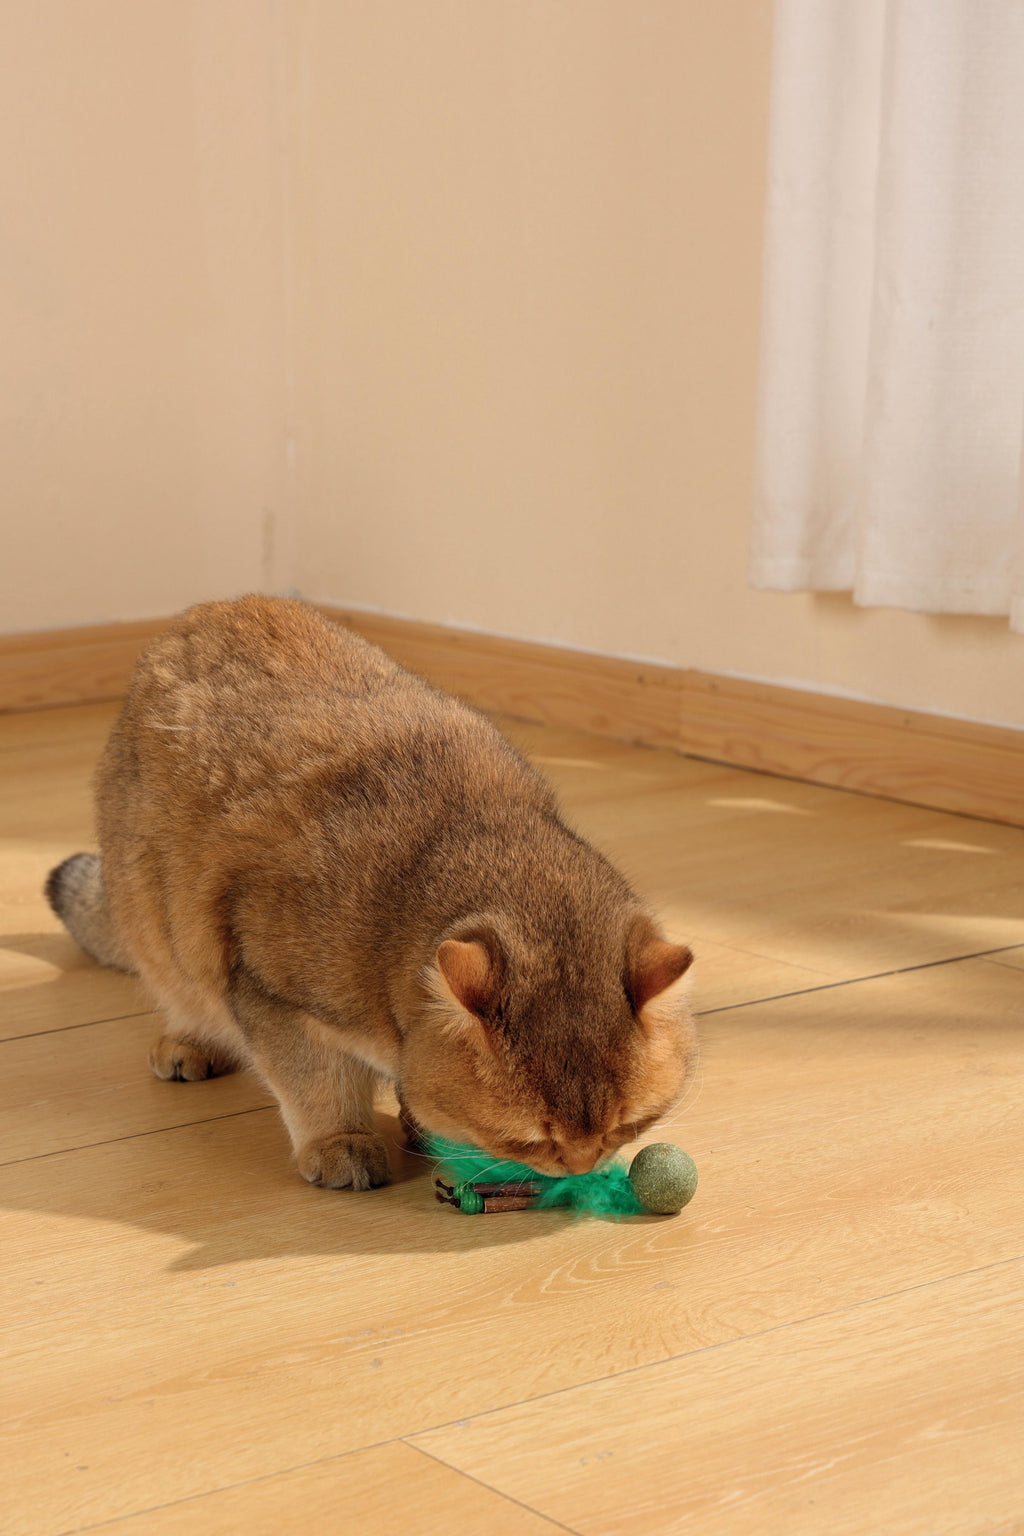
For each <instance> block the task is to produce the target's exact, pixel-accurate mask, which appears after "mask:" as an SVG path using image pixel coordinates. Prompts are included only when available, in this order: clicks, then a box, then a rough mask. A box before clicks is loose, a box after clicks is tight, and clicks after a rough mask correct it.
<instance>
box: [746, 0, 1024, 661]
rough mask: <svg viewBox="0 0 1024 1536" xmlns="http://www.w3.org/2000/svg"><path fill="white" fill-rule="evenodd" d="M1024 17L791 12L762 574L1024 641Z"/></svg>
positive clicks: (948, 3)
mask: <svg viewBox="0 0 1024 1536" xmlns="http://www.w3.org/2000/svg"><path fill="white" fill-rule="evenodd" d="M1022 449H1024V4H1020V3H1016V0H1014V3H1009V0H778V3H777V10H776V33H775V56H774V63H773V80H772V115H771V128H770V138H769V172H768V203H767V214H766V238H765V259H764V309H763V325H762V342H761V367H760V380H759V396H758V436H757V460H756V479H755V505H754V526H753V538H752V550H751V580H752V582H753V584H754V585H755V586H758V587H769V588H775V589H781V590H784V591H798V590H812V591H829V590H831V591H851V592H852V593H853V596H854V599H855V601H856V602H858V603H861V604H864V605H874V606H890V607H900V608H913V609H919V610H924V611H928V612H945V613H976V614H1008V615H1009V616H1010V621H1011V623H1012V625H1013V627H1014V628H1016V629H1019V630H1021V631H1024V474H1022Z"/></svg>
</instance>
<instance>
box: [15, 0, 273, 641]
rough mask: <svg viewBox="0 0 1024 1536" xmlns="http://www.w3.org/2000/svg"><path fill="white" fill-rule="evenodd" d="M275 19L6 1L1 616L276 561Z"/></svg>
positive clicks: (190, 583) (180, 584)
mask: <svg viewBox="0 0 1024 1536" xmlns="http://www.w3.org/2000/svg"><path fill="white" fill-rule="evenodd" d="M267 14H268V10H267V7H264V6H256V5H252V4H249V3H247V0H234V3H227V0H217V3H213V4H211V3H206V0H192V3H189V0H142V3H139V0H48V3H45V4H42V5H30V4H27V3H24V0H14V3H11V4H5V5H2V6H0V125H2V131H0V485H2V496H3V514H2V515H3V540H2V544H3V550H2V555H0V630H7V631H9V630H24V629H39V628H46V627H50V626H57V625H66V624H85V623H90V622H93V621H97V620H101V619H119V618H141V617H146V616H149V615H151V614H162V613H169V612H171V611H173V610H174V609H175V608H177V607H180V606H181V605H182V604H184V603H187V602H189V601H191V600H193V599H194V598H197V597H201V596H206V595H212V594H215V593H220V592H222V591H224V590H237V589H238V588H240V587H246V586H251V585H254V584H257V583H259V582H260V581H261V580H265V579H267V576H268V575H269V574H271V573H270V572H268V570H267V569H266V566H267V562H266V560H265V558H264V521H265V519H267V518H268V517H269V515H272V514H275V513H278V512H279V510H280V501H281V497H282V487H281V479H282V476H281V472H280V463H279V461H280V457H281V451H282V450H281V442H280V419H281V397H282V394H283V384H282V377H283V370H282V361H281V349H282V338H281V330H282V320H281V290H282V227H283V226H282V210H281V206H280V203H281V194H280V177H279V176H278V175H277V144H276V142H275V122H274V118H273V115H272V112H271V108H272V105H273V97H272V94H271V82H270V80H269V78H268V62H269V61H270V59H271V58H272V56H273V53H272V42H273V38H272V35H271V33H270V24H269V22H268V20H267Z"/></svg>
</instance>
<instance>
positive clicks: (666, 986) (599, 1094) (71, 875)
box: [46, 596, 695, 1189]
mask: <svg viewBox="0 0 1024 1536" xmlns="http://www.w3.org/2000/svg"><path fill="white" fill-rule="evenodd" d="M96 809H97V821H98V831H99V846H100V850H101V852H100V855H96V854H89V853H79V854H74V855H72V856H71V857H70V858H68V859H66V860H65V861H64V862H63V863H62V864H60V865H58V866H57V868H55V869H54V870H53V871H52V872H51V874H50V876H49V879H48V881H47V884H46V894H47V897H48V899H49V901H50V903H51V905H52V907H53V908H54V910H55V911H56V913H57V915H58V916H59V917H60V918H61V919H62V920H63V922H64V923H65V925H66V926H67V928H68V929H69V931H70V933H71V934H72V936H73V937H74V938H75V939H76V940H77V942H78V943H79V944H80V945H81V947H82V948H83V949H84V950H86V951H87V952H88V953H89V954H90V955H92V956H93V957H94V958H95V959H96V960H98V961H99V962H100V963H101V964H105V965H111V966H116V967H120V968H121V969H123V970H128V971H132V972H135V973H137V974H138V975H139V976H140V977H141V978H142V980H143V982H144V983H145V984H146V985H147V987H148V988H149V989H150V991H151V992H152V993H153V995H154V997H155V999H156V1000H157V1002H158V1003H159V1005H160V1007H161V1009H162V1010H163V1013H164V1015H165V1017H166V1030H165V1033H164V1034H163V1035H162V1036H161V1037H160V1038H159V1039H158V1040H157V1041H156V1042H155V1044H154V1045H153V1048H152V1051H151V1055H150V1064H151V1066H152V1069H153V1071H154V1072H155V1073H156V1075H157V1076H158V1077H161V1078H167V1079H179V1080H194V1079H199V1078H205V1077H208V1076H211V1075H214V1074H217V1073H221V1072H227V1071H231V1070H232V1069H234V1068H237V1067H243V1066H245V1067H251V1068H254V1069H255V1070H256V1071H257V1072H258V1073H259V1074H260V1076H261V1077H262V1078H263V1080H264V1081H265V1082H266V1083H267V1085H268V1086H269V1088H270V1089H271V1090H272V1091H273V1093H274V1095H275V1097H276V1098H277V1101H278V1103H279V1105H280V1109H281V1114H282V1116H283V1119H284V1122H285V1125H286V1126H287V1129H288V1132H289V1134H290V1136H291V1140H292V1144H293V1148H294V1153H295V1159H296V1162H297V1164H298V1168H299V1172H300V1173H301V1174H302V1176H303V1178H305V1179H307V1180H308V1181H309V1182H310V1183H313V1184H319V1185H324V1186H328V1187H331V1188H343V1187H351V1188H353V1189H368V1188H371V1187H373V1186H376V1185H381V1184H385V1183H387V1181H388V1179H389V1177H390V1172H389V1162H388V1153H387V1145H386V1143H385V1141H384V1139H383V1138H382V1137H381V1136H380V1135H379V1134H378V1131H377V1129H376V1125H375V1121H374V1115H373V1103H374V1092H375V1088H376V1087H377V1085H378V1081H379V1079H380V1078H381V1077H385V1078H389V1079H391V1080H392V1081H393V1082H394V1084H395V1088H396V1092H397V1094H398V1098H399V1103H400V1107H401V1115H402V1121H403V1124H404V1126H405V1128H406V1130H407V1133H408V1135H409V1137H410V1139H411V1140H412V1141H415V1139H416V1138H417V1136H420V1135H422V1134H423V1133H424V1132H432V1133H435V1134H437V1135H440V1136H444V1137H446V1138H448V1139H450V1140H454V1141H460V1142H464V1141H468V1142H472V1143H475V1144H476V1145H477V1146H479V1147H481V1148H482V1149H483V1150H484V1151H485V1152H487V1153H488V1154H490V1155H492V1156H493V1157H495V1158H502V1159H505V1158H508V1159H512V1160H515V1161H517V1162H525V1163H527V1164H529V1165H530V1166H531V1167H533V1168H534V1169H536V1170H537V1171H538V1172H539V1173H544V1174H552V1175H559V1176H560V1175H564V1174H565V1173H567V1172H569V1173H584V1172H588V1171H589V1170H590V1169H591V1168H593V1167H594V1166H596V1165H597V1164H598V1163H599V1162H600V1161H602V1160H604V1159H605V1158H606V1157H607V1156H608V1155H609V1154H611V1153H613V1152H614V1151H615V1150H616V1149H617V1148H618V1147H619V1146H621V1145H623V1144H624V1143H625V1142H627V1141H633V1140H635V1139H636V1137H637V1136H639V1135H640V1134H641V1133H642V1132H643V1131H644V1130H646V1129H647V1128H648V1127H649V1126H651V1125H652V1124H653V1123H654V1122H655V1121H656V1120H657V1119H659V1118H661V1117H662V1116H663V1115H664V1114H665V1113H666V1112H667V1111H668V1110H669V1109H670V1108H671V1107H672V1106H673V1105H675V1104H676V1103H677V1102H678V1100H679V1098H680V1096H681V1094H682V1092H683V1088H684V1085H685V1083H686V1081H687V1079H688V1076H689V1074H690V1072H691V1070H692V1066H693V1062H694V1056H695V1030H694V1024H693V1020H692V1016H691V1014H690V1011H689V1008H688V1005H687V1001H686V997H685V995H683V993H684V988H683V987H681V986H679V985H678V983H679V982H680V979H681V978H682V977H683V975H684V973H685V972H686V970H687V968H688V967H689V965H690V963H691V960H692V958H693V956H692V954H691V951H690V950H689V948H688V947H687V946H686V945H682V944H674V943H670V942H668V940H666V939H665V937H664V936H663V934H662V932H661V930H660V928H659V927H658V925H657V923H656V921H655V920H654V918H653V917H652V915H651V913H650V912H649V911H648V910H647V908H646V907H645V906H644V904H643V903H642V902H641V900H640V899H639V898H638V897H637V896H636V895H635V894H634V893H633V891H632V890H631V889H630V887H629V885H628V884H627V882H626V880H625V879H624V878H623V876H622V875H621V874H619V873H618V872H617V871H616V870H615V869H614V868H613V867H612V865H611V864H610V863H609V862H608V861H607V860H606V859H605V858H604V857H603V856H602V855H601V854H600V853H599V852H597V851H596V850H595V849H594V848H593V847H591V846H590V845H589V844H588V843H587V842H585V841H584V840H583V839H582V838H580V837H579V836H577V835H576V834H575V833H574V832H573V831H571V830H570V829H569V828H568V827H567V826H566V825H565V823H564V822H563V821H562V820H561V818H560V816H559V812H558V807H557V803H556V800H555V796H554V793H553V791H552V790H551V788H550V787H549V785H548V784H547V782H546V781H545V780H544V779H543V778H542V777H541V775H540V774H539V773H538V772H537V771H536V770H535V769H534V768H533V767H532V766H531V765H530V764H529V763H528V762H527V761H526V759H525V758H524V757H522V756H521V755H520V754H519V753H518V752H517V751H516V749H515V748H514V747H513V746H512V745H511V743H510V742H509V741H508V740H507V739H506V738H505V737H504V736H503V735H502V734H501V733H500V732H499V730H498V729H497V728H496V727H495V726H494V725H493V724H491V722H490V721H489V720H488V719H487V718H486V717H485V716H484V715H482V714H480V713H479V712H478V711H476V710H474V709H472V708H471V707H470V706H468V705H466V704H463V703H461V702H460V701H458V700H456V699H454V698H452V697H449V696H447V695H446V694H443V693H441V692H439V691H437V690H436V689H434V688H433V687H431V686H430V685H429V684H427V683H426V682H424V681H423V680H422V679H420V678H419V677H417V676H415V675H414V674H412V673H410V672H408V671H406V670H404V669H403V668H402V667H400V666H399V665H398V664H397V663H396V662H394V661H392V660H391V659H390V657H388V656H387V655H386V654H385V653H384V652H383V651H381V650H379V649H378V648H377V647H376V646H374V645H371V644H370V643H369V642H368V641H366V640H364V639H362V638H360V637H359V636H357V635H355V634H353V633H351V632H350V631H348V630H346V629H344V628H342V627H340V626H338V625H335V624H332V623H330V622H328V621H327V620H326V619H325V618H323V617H321V615H320V614H319V613H318V612H317V611H316V610H315V609H314V608H312V607H309V606H307V605H306V604H303V603H300V602H296V601H290V600H284V599H276V598H268V597H258V596H249V597H244V598H240V599H238V600H236V601H230V602H212V603H204V604H201V605H199V606H197V607H194V608H191V609H189V610H187V611H186V612H185V613H184V614H183V615H181V617H180V618H178V619H177V620H176V621H175V622H174V623H173V625H172V626H171V628H170V629H168V631H167V632H166V633H165V634H163V635H162V636H161V637H160V638H159V639H158V640H156V641H155V642H154V643H153V644H152V646H151V647H150V648H149V649H148V650H147V651H146V652H145V653H144V654H143V656H142V657H141V659H140V660H139V662H138V665H137V667H136V669H135V673H134V676H133V680H132V683H131V688H130V691H129V694H128V697H127V700H126V702H125V704H124V708H123V710H122V712H121V715H120V718H119V719H118V721H117V722H116V724H115V726H114V728H113V731H112V734H111V736H110V739H109V741H108V743H107V746H106V749H105V751H104V753H103V755H102V757H101V760H100V763H99V767H98V769H97V775H96Z"/></svg>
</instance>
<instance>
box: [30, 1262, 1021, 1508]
mask: <svg viewBox="0 0 1024 1536" xmlns="http://www.w3.org/2000/svg"><path fill="white" fill-rule="evenodd" d="M1022 1262H1024V1254H1016V1255H1014V1256H1013V1257H1012V1258H1009V1259H997V1260H996V1261H995V1262H994V1263H992V1264H979V1265H976V1266H975V1267H974V1268H973V1269H965V1270H960V1271H958V1272H957V1273H955V1274H951V1275H942V1276H940V1277H939V1278H938V1279H935V1280H923V1281H921V1282H920V1283H919V1284H918V1285H909V1286H904V1287H903V1288H902V1289H901V1290H898V1291H887V1292H884V1293H883V1294H882V1295H879V1296H871V1297H866V1298H865V1299H864V1300H862V1301H855V1302H850V1303H849V1304H848V1305H847V1306H844V1307H831V1308H829V1309H828V1310H827V1311H825V1312H815V1313H810V1314H809V1315H808V1316H806V1317H800V1318H791V1319H790V1320H789V1321H788V1322H785V1323H777V1324H775V1326H774V1327H771V1328H762V1329H759V1330H758V1331H757V1332H755V1333H746V1334H739V1335H737V1337H736V1338H732V1339H722V1340H720V1341H719V1342H718V1343H717V1344H704V1345H701V1346H700V1348H698V1349H689V1350H682V1351H680V1353H679V1354H676V1355H666V1356H664V1357H663V1358H662V1359H660V1360H647V1361H645V1362H644V1363H643V1364H642V1365H634V1366H629V1367H627V1369H626V1370H624V1371H613V1372H609V1373H607V1374H605V1375H604V1376H594V1377H591V1378H589V1379H588V1380H587V1381H577V1382H573V1383H571V1384H570V1385H569V1386H565V1387H555V1388H553V1389H552V1390H551V1391H550V1392H540V1393H537V1394H536V1395H535V1396H534V1397H523V1398H517V1399H515V1400H514V1401H513V1402H510V1403H501V1404H499V1405H498V1406H497V1407H494V1408H485V1409H483V1410H482V1412H480V1413H473V1414H468V1415H463V1416H461V1417H459V1418H457V1419H447V1420H445V1421H444V1422H443V1423H440V1424H431V1425H429V1426H428V1427H427V1428H425V1429H415V1430H408V1431H407V1432H406V1433H405V1434H404V1435H388V1436H386V1437H385V1438H384V1439H381V1440H373V1441H370V1442H369V1443H368V1444H366V1445H358V1446H353V1447H352V1448H351V1449H350V1450H347V1451H337V1452H335V1453H334V1455H331V1456H318V1457H316V1458H315V1459H314V1460H313V1461H303V1462H297V1463H296V1464H295V1465H294V1466H289V1467H276V1468H275V1469H274V1471H272V1472H264V1473H260V1474H258V1475H257V1476H255V1477H243V1478H239V1479H238V1480H237V1481H235V1482H233V1483H223V1484H221V1485H220V1486H218V1487H216V1488H204V1489H203V1490H202V1491H201V1492H200V1493H190V1494H187V1495H186V1496H185V1497H184V1498H182V1499H168V1500H166V1501H165V1502H164V1503H162V1504H152V1505H148V1506H147V1507H146V1508H144V1509H133V1510H129V1511H127V1512H126V1513H125V1514H123V1515H113V1516H111V1517H110V1519H107V1520H98V1521H95V1522H94V1523H93V1524H92V1525H76V1526H68V1527H67V1528H66V1529H65V1530H63V1531H60V1532H57V1533H55V1536H84V1533H85V1532H88V1531H98V1530H103V1529H104V1528H106V1527H109V1526H113V1525H120V1524H121V1523H123V1522H124V1521H125V1520H134V1519H137V1518H138V1517H139V1516H140V1515H149V1514H155V1513H156V1512H157V1511H158V1510H161V1509H173V1508H175V1507H176V1506H177V1505H179V1504H192V1503H195V1502H196V1501H198V1500H199V1499H204V1498H209V1497H210V1496H211V1495H212V1494H216V1493H228V1492H230V1491H231V1490H232V1489H234V1488H247V1487H250V1486H251V1485H253V1484H256V1483H265V1482H269V1480H270V1479H271V1478H273V1477H284V1476H286V1475H288V1474H289V1473H291V1472H305V1471H308V1469H309V1468H310V1467H322V1466H326V1465H328V1464H329V1463H330V1462H332V1461H343V1460H345V1458H346V1457H349V1456H356V1455H358V1454H359V1453H360V1452H361V1451H374V1450H379V1449H381V1448H382V1447H383V1446H387V1445H407V1446H408V1447H409V1449H410V1450H416V1451H422V1452H423V1454H424V1455H426V1456H431V1457H432V1459H433V1460H434V1461H436V1462H438V1464H439V1465H441V1466H444V1467H448V1468H449V1470H450V1471H453V1472H458V1473H459V1474H460V1475H461V1476H463V1477H470V1478H471V1480H472V1481H473V1482H480V1479H479V1478H473V1477H472V1474H470V1473H468V1472H463V1470H462V1468H461V1467H456V1466H454V1465H453V1463H451V1462H447V1461H443V1460H442V1459H441V1458H440V1457H438V1456H435V1455H433V1453H432V1452H430V1451H424V1449H423V1447H422V1446H421V1445H417V1444H416V1441H417V1440H418V1439H419V1438H420V1437H421V1436H422V1435H433V1434H437V1433H438V1432H439V1431H440V1430H443V1429H453V1428H457V1427H461V1426H463V1425H468V1424H472V1423H475V1422H477V1421H479V1420H481V1419H486V1418H490V1417H491V1416H492V1415H493V1414H496V1413H507V1412H509V1410H510V1409H513V1408H528V1407H531V1406H532V1405H533V1404H535V1403H542V1402H545V1401H546V1400H547V1399H548V1398H552V1397H563V1396H565V1395H566V1394H567V1393H569V1392H575V1391H577V1390H579V1389H580V1388H583V1387H592V1386H598V1385H600V1383H601V1382H603V1381H619V1380H621V1379H622V1378H623V1377H625V1376H635V1375H637V1374H638V1373H639V1372H640V1371H650V1370H654V1369H655V1368H656V1367H658V1366H662V1365H669V1364H671V1362H672V1361H673V1360H685V1359H688V1358H693V1357H696V1356H697V1355H703V1354H709V1353H710V1352H711V1351H713V1350H718V1349H725V1348H727V1347H728V1346H729V1345H730V1344H740V1343H743V1342H744V1341H745V1340H753V1339H761V1338H766V1337H767V1336H769V1335H770V1334H773V1333H780V1332H782V1330H783V1329H786V1328H793V1327H798V1326H799V1325H800V1324H801V1323H813V1322H818V1321H820V1320H821V1319H823V1318H826V1317H838V1316H840V1315H841V1314H842V1313H844V1312H852V1311H856V1310H857V1309H858V1308H860V1307H866V1306H871V1305H873V1304H874V1303H876V1302H879V1301H890V1300H894V1299H895V1298H897V1297H899V1296H907V1295H911V1294H912V1293H913V1292H914V1291H921V1290H926V1289H928V1287H930V1286H933V1285H944V1284H946V1283H947V1282H948V1281H950V1280H960V1279H963V1278H965V1277H966V1276H967V1275H977V1274H984V1273H985V1272H986V1270H991V1269H1001V1268H1003V1267H1005V1266H1008V1265H1010V1264H1020V1263H1022ZM480 1486H481V1487H484V1488H487V1489H488V1491H490V1492H493V1493H497V1494H499V1495H500V1497H502V1498H505V1499H508V1500H509V1501H510V1502H512V1503H516V1504H520V1503H521V1501H520V1500H518V1499H512V1498H511V1496H510V1495H509V1494H506V1493H503V1492H502V1491H501V1490H500V1489H497V1488H492V1487H491V1485H490V1484H488V1483H480ZM521 1507H522V1508H523V1509H526V1510H529V1512H530V1513H531V1514H535V1515H538V1516H539V1518H540V1519H542V1520H548V1521H549V1522H551V1523H552V1524H554V1525H555V1526H556V1527H557V1526H558V1525H559V1524H560V1522H558V1521H555V1520H553V1519H552V1517H551V1516H550V1515H545V1514H542V1513H541V1511H539V1510H536V1509H534V1508H533V1507H532V1506H531V1505H529V1504H521ZM561 1528H562V1529H563V1530H565V1531H568V1532H571V1536H580V1533H578V1532H576V1531H574V1530H573V1527H571V1526H568V1525H564V1524H563V1525H562V1526H561Z"/></svg>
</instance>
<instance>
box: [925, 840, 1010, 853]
mask: <svg viewBox="0 0 1024 1536" xmlns="http://www.w3.org/2000/svg"><path fill="white" fill-rule="evenodd" d="M900 847H901V848H934V849H935V851H936V852H937V853H998V852H999V849H998V848H987V847H986V846H985V844H984V843H960V842H956V841H955V840H954V839H953V838H950V837H908V838H906V839H904V841H903V842H902V843H900Z"/></svg>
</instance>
